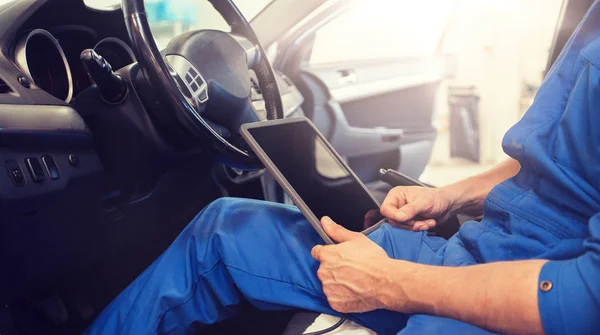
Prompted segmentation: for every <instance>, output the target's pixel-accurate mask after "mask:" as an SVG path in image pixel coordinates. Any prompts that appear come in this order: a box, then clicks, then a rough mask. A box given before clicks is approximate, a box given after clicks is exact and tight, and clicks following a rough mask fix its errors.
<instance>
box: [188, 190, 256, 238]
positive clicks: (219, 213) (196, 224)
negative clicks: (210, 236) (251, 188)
mask: <svg viewBox="0 0 600 335" xmlns="http://www.w3.org/2000/svg"><path fill="white" fill-rule="evenodd" d="M257 205H258V201H256V200H249V199H241V198H229V197H223V198H218V199H216V200H215V201H213V202H211V203H210V204H208V205H207V206H206V207H204V209H203V210H202V211H201V212H200V213H199V214H198V216H196V218H195V219H194V220H192V222H191V223H190V225H191V226H193V231H194V232H195V233H198V232H201V231H206V230H207V229H210V230H213V231H214V230H218V229H219V228H220V227H222V226H223V225H224V224H227V222H228V221H230V220H232V219H233V216H234V213H236V212H239V210H240V209H244V208H252V207H253V206H257Z"/></svg>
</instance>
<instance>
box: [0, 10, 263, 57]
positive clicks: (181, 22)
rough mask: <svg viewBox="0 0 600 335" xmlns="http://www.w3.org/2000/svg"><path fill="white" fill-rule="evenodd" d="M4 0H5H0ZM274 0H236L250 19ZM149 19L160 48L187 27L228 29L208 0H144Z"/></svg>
mask: <svg viewBox="0 0 600 335" xmlns="http://www.w3.org/2000/svg"><path fill="white" fill-rule="evenodd" d="M0 1H2V0H0ZM273 1H274V0H235V1H234V3H235V4H236V6H237V7H238V8H239V9H240V11H241V12H242V14H244V16H245V17H246V19H247V20H248V21H250V20H252V19H253V18H254V17H255V16H256V15H258V13H260V11H262V10H263V9H264V8H265V7H266V6H267V5H268V4H270V3H271V2H273ZM84 2H85V4H86V5H87V6H88V7H91V8H96V9H114V8H115V6H119V4H120V3H121V1H120V0H84ZM144 4H145V6H146V13H147V14H148V21H149V22H150V27H151V28H152V34H153V35H154V39H155V40H156V43H157V44H158V47H159V48H163V47H165V46H166V45H167V43H169V41H170V40H171V39H172V38H173V37H175V36H177V35H179V34H181V33H184V32H186V31H190V30H194V29H218V30H224V31H229V26H228V25H227V24H226V23H225V20H223V18H222V17H221V15H220V14H219V13H218V12H217V11H216V10H215V9H214V8H213V7H212V5H211V4H210V3H209V2H208V1H206V0H205V1H200V0H145V1H144Z"/></svg>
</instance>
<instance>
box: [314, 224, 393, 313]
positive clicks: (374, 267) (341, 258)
mask: <svg viewBox="0 0 600 335" xmlns="http://www.w3.org/2000/svg"><path fill="white" fill-rule="evenodd" d="M321 225H322V226H323V229H324V230H325V232H326V233H327V235H328V236H329V237H331V238H332V239H333V240H334V241H336V242H338V243H339V244H335V245H328V246H322V245H317V246H315V247H314V248H313V249H312V251H311V255H312V257H313V258H314V259H316V260H317V261H318V262H320V263H321V265H320V266H319V270H318V271H317V276H318V277H319V279H320V280H321V283H322V284H323V292H324V293H325V296H327V300H328V301H329V305H330V306H331V308H333V309H334V310H336V311H338V312H340V313H358V312H368V311H372V310H375V309H379V308H384V307H385V305H384V302H383V301H385V297H384V296H383V293H382V292H383V291H382V290H381V289H382V288H386V287H389V285H388V284H389V282H388V280H389V278H388V277H387V272H388V271H387V267H388V265H390V264H389V263H390V261H391V259H390V258H389V257H388V255H387V254H386V252H385V250H383V249H382V248H381V247H380V246H378V245H377V244H375V243H374V242H373V241H371V240H370V239H369V238H368V237H366V236H365V235H363V234H361V233H356V232H352V231H349V230H347V229H345V228H344V227H342V226H340V225H338V224H336V223H334V222H333V221H332V220H331V219H330V218H329V217H324V218H322V219H321Z"/></svg>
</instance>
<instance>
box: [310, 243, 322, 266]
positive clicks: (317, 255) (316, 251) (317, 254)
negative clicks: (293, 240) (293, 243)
mask: <svg viewBox="0 0 600 335" xmlns="http://www.w3.org/2000/svg"><path fill="white" fill-rule="evenodd" d="M322 251H323V246H322V245H315V246H314V247H313V248H312V250H311V251H310V255H311V256H312V258H314V259H315V260H316V261H317V262H319V263H320V262H321V252H322Z"/></svg>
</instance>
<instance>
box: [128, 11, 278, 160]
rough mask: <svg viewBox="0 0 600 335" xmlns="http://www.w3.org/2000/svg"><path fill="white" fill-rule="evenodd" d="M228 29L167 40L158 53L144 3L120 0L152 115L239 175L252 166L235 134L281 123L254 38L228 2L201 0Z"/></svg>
mask: <svg viewBox="0 0 600 335" xmlns="http://www.w3.org/2000/svg"><path fill="white" fill-rule="evenodd" d="M209 1H210V3H211V4H212V5H213V7H214V8H215V9H216V10H217V11H218V12H219V14H221V16H222V17H223V18H224V19H225V21H226V22H227V23H228V24H229V26H230V28H231V33H226V32H223V31H218V30H195V31H191V32H187V33H184V34H181V35H179V36H176V37H174V38H173V39H172V40H171V41H170V42H169V44H168V46H167V47H166V48H165V49H164V50H163V51H162V53H161V52H160V51H159V50H158V47H157V46H156V43H155V41H154V37H153V36H152V32H151V31H150V25H149V23H148V18H147V16H146V10H145V7H144V0H122V9H123V14H124V16H125V24H126V26H127V30H128V33H129V37H130V39H131V42H132V46H133V51H134V53H135V55H136V57H137V61H138V64H139V67H140V69H141V71H142V73H143V74H144V76H145V77H146V79H147V80H148V81H149V82H150V85H151V86H152V93H153V94H156V98H158V99H157V100H158V101H160V104H161V106H162V108H161V110H160V111H159V112H160V113H163V114H166V115H164V116H168V117H169V119H170V120H175V122H174V123H178V124H179V126H182V127H183V128H184V130H185V133H187V134H190V135H192V136H191V137H190V140H191V141H194V140H197V139H200V140H201V141H203V142H205V143H206V142H208V143H209V144H210V145H209V150H210V151H211V152H212V153H213V154H215V155H216V156H217V157H218V158H219V159H220V160H221V161H223V162H224V163H225V164H228V165H230V166H233V167H236V168H240V169H253V168H257V167H259V166H260V162H259V161H258V159H257V157H256V156H255V155H254V154H253V153H252V152H251V151H250V150H247V149H244V146H245V145H244V142H243V140H242V139H241V136H240V134H239V129H240V126H241V125H242V124H244V123H248V122H256V121H261V120H267V119H268V120H273V119H278V118H283V106H282V103H281V96H280V94H279V88H278V86H277V81H276V79H275V74H274V72H273V68H272V67H271V64H270V63H269V60H268V59H267V57H266V54H265V51H264V49H263V48H262V46H261V45H260V42H259V41H258V38H257V37H256V34H255V33H254V30H253V29H252V27H250V24H249V23H248V21H247V20H246V18H244V16H243V15H242V13H241V12H240V11H239V9H238V8H237V7H236V6H235V4H234V3H233V2H232V1H231V0H209ZM250 69H252V70H254V72H255V73H256V77H257V79H258V83H259V86H260V89H261V91H262V96H263V99H264V102H265V110H266V113H259V112H257V111H256V110H255V109H254V107H253V105H252V102H251V85H252V83H251V77H250V71H249V70H250Z"/></svg>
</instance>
